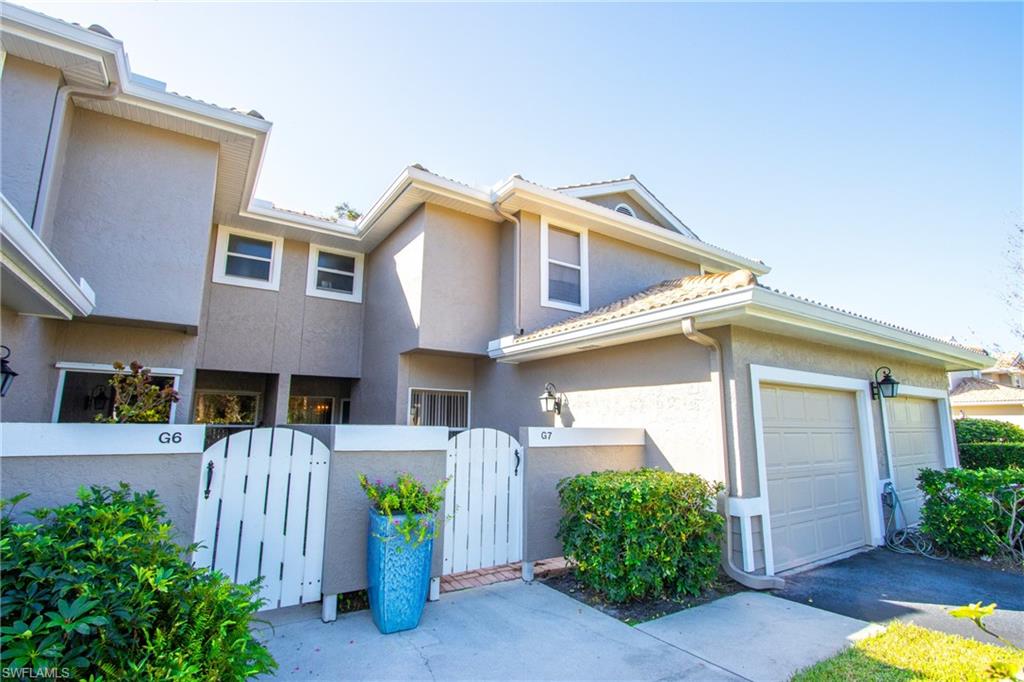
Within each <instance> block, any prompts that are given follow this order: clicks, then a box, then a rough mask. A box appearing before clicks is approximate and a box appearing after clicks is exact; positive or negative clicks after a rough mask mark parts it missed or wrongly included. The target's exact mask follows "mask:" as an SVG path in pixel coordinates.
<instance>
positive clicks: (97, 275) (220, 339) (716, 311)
mask: <svg viewBox="0 0 1024 682" xmlns="http://www.w3.org/2000/svg"><path fill="white" fill-rule="evenodd" d="M4 12H5V21H4V24H3V27H2V40H3V49H4V51H5V52H4V55H5V57H4V66H3V71H2V73H0V87H2V91H0V96H2V97H3V100H4V101H3V104H4V106H3V121H2V123H3V143H4V145H5V148H6V150H7V151H9V150H10V149H12V148H13V149H15V150H16V153H5V154H4V159H3V191H4V194H5V197H8V195H9V198H6V199H5V202H7V201H10V206H11V208H10V211H7V208H6V207H7V204H6V203H5V215H4V239H5V241H4V244H3V245H4V252H3V253H4V273H3V274H4V282H3V283H4V293H3V301H2V302H3V306H4V312H3V320H2V323H3V329H2V330H0V333H2V335H3V343H4V344H5V345H7V346H9V347H10V348H11V350H12V357H11V361H12V366H14V367H15V369H16V370H17V371H18V372H19V373H20V375H21V376H19V379H18V381H19V384H18V388H17V398H16V400H13V401H12V399H11V398H10V397H8V398H5V399H4V403H3V408H4V410H3V419H4V420H6V421H47V420H50V419H53V420H60V419H64V418H67V419H87V418H91V415H92V414H93V413H95V412H96V411H97V409H98V406H97V404H96V401H95V399H96V398H101V396H99V395H94V392H95V391H96V390H97V389H96V386H100V389H102V383H101V382H98V381H96V378H97V376H96V374H91V375H90V374H89V373H90V372H97V371H100V370H103V371H107V370H106V367H108V366H109V363H111V362H112V361H114V360H117V359H124V360H128V359H139V360H141V361H143V362H145V363H146V364H147V365H150V366H152V367H155V368H157V370H156V373H158V374H160V375H162V376H166V380H168V381H174V382H176V383H177V386H178V388H179V391H180V392H181V395H182V401H181V403H180V404H179V409H178V410H177V413H176V414H175V416H174V418H175V419H176V420H178V421H182V422H188V421H201V422H217V423H228V424H232V425H236V426H240V425H253V424H256V423H264V424H283V423H287V422H289V421H303V422H316V421H333V422H343V421H351V422H352V423H356V424H413V425H435V426H446V427H448V428H449V429H452V430H461V429H466V428H471V427H493V428H497V429H500V430H503V431H506V432H509V433H512V434H516V433H518V431H519V429H520V428H521V427H530V426H545V427H547V426H554V427H559V428H563V429H571V428H573V427H586V426H623V427H642V428H643V429H645V432H646V434H647V435H646V444H645V452H646V454H645V459H646V463H647V464H648V465H650V466H660V467H666V468H671V469H675V470H678V471H693V472H697V473H700V474H702V475H704V476H707V477H709V478H713V479H716V480H720V481H723V482H725V484H726V487H727V494H726V498H725V499H724V500H723V512H724V513H725V515H726V518H727V520H728V523H729V529H730V530H729V533H728V537H729V539H730V545H731V552H730V554H729V557H730V560H731V561H732V562H733V563H734V564H735V566H736V567H738V568H737V569H736V570H737V572H739V573H744V574H746V575H748V576H757V575H760V576H765V575H767V576H771V575H772V574H773V573H774V572H776V571H781V570H784V569H789V568H794V567H797V566H800V565H803V564H807V563H809V562H815V561H821V560H823V559H827V558H832V557H835V556H839V555H842V554H843V553H844V552H848V551H852V550H856V549H858V548H860V547H862V546H864V545H870V544H878V543H879V542H880V541H881V536H882V524H883V521H882V513H883V512H882V504H881V496H880V493H881V487H882V485H883V483H885V482H890V481H891V482H892V483H893V484H894V485H895V487H896V489H897V490H898V491H899V494H900V495H901V496H903V497H905V499H906V504H907V506H908V508H909V509H910V512H911V515H913V514H914V510H915V504H917V503H918V502H919V495H918V493H917V492H916V481H915V477H916V473H917V471H918V469H919V468H920V467H922V466H947V465H951V464H954V463H955V462H956V454H955V448H954V447H953V440H952V433H951V428H950V423H951V422H950V409H949V404H948V399H947V392H946V378H945V377H946V372H947V371H949V370H957V369H973V368H980V367H982V366H984V365H985V364H986V362H987V360H986V358H985V356H983V355H981V354H979V353H976V352H974V351H972V350H970V349H967V348H964V347H962V346H958V345H955V344H950V343H946V342H943V341H940V340H938V339H933V338H930V337H927V336H925V335H922V334H918V333H915V332H912V331H909V330H906V329H903V328H900V327H896V326H894V325H889V324H885V323H882V322H878V321H875V320H870V319H867V318H864V317H862V316H858V315H855V314H852V313H849V312H846V311H843V310H839V309H836V308H832V307H830V306H826V305H823V304H819V303H816V302H813V301H810V300H807V299H802V298H797V297H793V296H790V295H788V294H785V293H782V292H778V291H775V290H772V289H770V288H768V287H766V286H764V285H763V284H762V283H761V282H760V281H759V278H760V277H763V276H765V275H767V274H768V272H769V267H768V266H767V265H765V264H764V263H762V262H760V261H757V260H754V259H751V258H747V257H744V256H740V255H738V254H735V253H732V252H731V251H728V250H725V249H723V248H720V247H717V246H714V245H712V244H710V243H708V242H706V241H703V240H702V239H700V238H698V237H697V236H696V235H695V234H694V232H693V231H692V230H690V228H689V227H687V226H686V225H685V224H684V223H683V222H682V221H680V220H679V218H677V217H676V216H675V215H674V214H673V212H672V211H670V210H669V209H668V208H667V207H666V206H664V205H663V204H662V203H661V202H660V201H659V200H658V199H657V198H656V197H655V196H654V194H652V193H651V192H650V191H649V190H648V189H647V188H646V187H645V186H644V185H643V184H642V183H640V182H639V181H638V180H637V179H636V178H635V177H633V176H630V177H627V178H622V179H619V180H612V181H605V182H595V183H588V184H583V185H573V186H565V187H560V188H548V187H544V186H541V185H539V184H537V183H534V182H530V181H528V180H526V179H524V178H522V177H520V176H513V177H510V178H508V179H506V180H504V181H501V182H499V183H497V184H496V185H494V186H492V187H487V188H475V187H470V186H467V185H465V184H462V183H459V182H457V181H455V180H451V179H448V178H445V177H442V176H440V175H437V174H435V173H432V172H430V171H428V170H426V169H424V168H422V167H420V166H410V167H408V168H406V169H404V170H403V171H402V172H401V173H400V174H399V176H398V177H397V178H396V179H395V180H394V182H393V183H392V184H391V185H390V186H388V187H387V188H386V189H385V191H384V192H383V193H382V194H381V196H380V198H379V199H378V200H377V201H376V202H375V203H374V204H373V206H371V207H370V209H369V210H367V212H366V213H365V214H364V215H363V216H362V217H361V218H360V219H359V220H357V221H347V220H327V219H323V218H318V217H316V216H310V215H307V214H302V213H296V212H291V211H286V210H282V209H279V208H276V207H274V206H273V205H272V204H269V203H267V202H261V201H259V200H256V199H255V198H254V197H253V191H254V186H255V179H256V176H257V174H258V170H259V164H260V161H261V159H262V151H263V148H264V146H265V144H266V140H267V133H268V131H269V129H270V124H269V123H268V122H267V121H265V120H264V119H263V118H262V117H261V116H259V115H258V114H256V113H255V112H250V113H249V114H242V113H240V112H235V111H231V110H224V109H220V108H217V107H214V106H212V105H207V104H204V103H200V102H196V101H194V100H190V99H188V98H184V97H181V96H178V95H172V94H170V93H167V92H165V89H164V87H163V85H162V84H160V83H159V82H156V81H153V80H152V79H145V78H141V77H139V76H137V75H134V74H132V73H131V71H130V70H129V69H128V66H127V58H126V56H125V54H124V49H123V46H122V45H121V43H120V42H119V41H116V40H114V39H112V38H110V37H109V36H106V35H104V34H103V31H102V30H101V29H98V28H93V29H84V28H81V27H77V26H71V25H68V24H64V23H62V22H59V21H56V20H53V19H50V18H48V17H44V16H42V15H39V14H35V13H32V12H28V11H25V10H21V9H18V8H13V7H10V6H6V5H5V6H4ZM30 95H31V96H30ZM55 102H56V103H57V104H56V105H55V104H54V103H55ZM40 117H43V118H44V119H45V125H44V124H41V123H40V122H39V118H40ZM29 137H31V138H32V139H34V140H35V142H33V143H30V141H29ZM8 140H10V142H8ZM8 144H10V145H11V146H10V147H8V146H7V145H8ZM51 147H52V148H53V150H52V152H51V149H50V148H51ZM8 188H10V190H8ZM38 205H42V206H43V209H42V210H36V209H35V207H36V206H38ZM8 213H10V215H11V216H13V217H14V218H15V219H17V218H18V216H19V215H20V216H21V217H22V218H24V220H22V221H21V222H15V223H12V224H11V226H10V227H9V226H8ZM15 232H16V233H17V235H18V236H19V238H20V239H21V240H22V241H23V242H25V243H30V244H32V245H33V246H34V248H35V249H36V251H38V252H39V253H41V254H44V255H45V254H48V256H47V258H49V259H50V260H49V261H46V262H47V263H49V265H46V264H45V263H43V264H41V265H40V266H39V267H38V268H37V270H40V272H42V271H43V270H45V269H46V268H47V267H48V268H49V269H50V270H52V271H53V272H58V271H62V272H63V275H62V276H61V277H48V276H44V275H45V274H46V273H45V272H42V274H38V275H36V274H33V272H30V271H29V269H28V266H25V265H24V264H23V263H22V262H21V261H18V260H17V258H15V256H16V253H15V252H16V251H18V250H17V249H14V248H13V247H10V248H9V246H8V244H9V243H10V244H13V242H11V241H10V240H9V238H8V234H9V233H11V234H14V233H15ZM33 240H35V241H33ZM9 253H10V254H12V255H11V256H10V257H9V256H8V254H9ZM19 253H20V252H19ZM16 261H17V262H16ZM61 264H63V265H61ZM68 272H70V273H73V274H74V276H75V277H84V278H85V280H87V281H88V285H86V284H76V283H75V280H74V279H73V278H72V277H71V276H70V275H68V274H67V273H68ZM58 274H59V273H58ZM9 280H10V281H12V282H16V283H17V285H16V286H14V285H12V286H11V287H10V288H9V287H8V281H9ZM61 287H63V288H61ZM22 289H24V290H26V291H28V292H29V293H31V292H33V291H34V292H35V294H36V298H39V299H47V297H49V299H52V301H53V302H55V303H58V304H59V303H61V301H63V300H65V299H66V300H67V301H72V302H73V301H78V305H77V307H75V306H74V305H72V304H71V303H66V304H61V306H58V305H51V308H45V307H41V306H40V305H36V307H34V308H33V307H31V306H30V305H29V302H30V299H31V298H32V297H31V296H29V295H28V294H25V295H21V293H20V291H21V290H22ZM58 289H60V290H59V291H58ZM65 290H66V291H65ZM93 291H94V292H95V294H94V296H93V293H92V292H93ZM9 292H14V293H13V294H10V293H9ZM58 308H59V310H58ZM41 316H44V317H41ZM53 317H62V318H64V319H59V320H54V319H49V318H53ZM882 368H888V369H889V371H890V373H891V377H895V379H896V380H898V381H900V382H901V387H900V389H899V395H898V396H897V397H892V398H888V399H885V400H884V401H883V400H879V399H878V397H879V396H878V394H879V393H880V392H881V391H882V390H883V389H884V390H886V391H891V386H892V381H893V379H892V378H890V379H888V380H886V379H885V376H887V375H885V374H884V370H883V369H882ZM83 375H87V376H84V379H83ZM548 391H550V393H551V398H552V400H551V402H552V403H555V402H557V409H556V410H555V414H551V413H549V412H547V411H545V409H544V408H542V403H541V401H540V400H538V396H539V395H540V394H543V393H545V392H548ZM90 401H91V402H90ZM755 582H756V581H755Z"/></svg>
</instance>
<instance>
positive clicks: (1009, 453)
mask: <svg viewBox="0 0 1024 682" xmlns="http://www.w3.org/2000/svg"><path fill="white" fill-rule="evenodd" d="M960 465H961V466H962V467H964V468H965V469H986V468H989V467H991V468H994V469H1006V468H1009V467H1017V468H1018V469H1024V443H964V444H962V445H961V446H960Z"/></svg>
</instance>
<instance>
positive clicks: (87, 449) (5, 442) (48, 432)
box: [0, 423, 206, 457]
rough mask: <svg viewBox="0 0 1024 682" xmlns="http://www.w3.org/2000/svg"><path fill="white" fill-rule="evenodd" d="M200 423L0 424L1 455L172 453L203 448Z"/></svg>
mask: <svg viewBox="0 0 1024 682" xmlns="http://www.w3.org/2000/svg"><path fill="white" fill-rule="evenodd" d="M205 434H206V426H205V425H203V424H51V423H8V424H0V456H3V457H63V456H69V455H173V454H192V453H198V452H202V451H203V450H204V449H205V448H204V447H203V444H204V443H203V441H204V438H205Z"/></svg>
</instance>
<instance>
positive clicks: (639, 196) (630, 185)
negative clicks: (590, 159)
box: [554, 173, 699, 239]
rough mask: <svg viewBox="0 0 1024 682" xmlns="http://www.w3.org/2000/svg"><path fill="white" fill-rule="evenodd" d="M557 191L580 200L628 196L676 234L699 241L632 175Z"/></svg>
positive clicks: (564, 187) (692, 232) (693, 233)
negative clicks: (605, 196) (610, 195)
mask: <svg viewBox="0 0 1024 682" xmlns="http://www.w3.org/2000/svg"><path fill="white" fill-rule="evenodd" d="M554 189H555V190H556V191H559V192H562V193H563V194H568V195H569V196H571V197H578V198H580V199H587V198H590V197H599V196H604V195H606V194H618V193H623V194H628V195H629V196H630V197H632V198H633V199H634V200H635V201H636V202H637V203H638V204H640V205H641V206H642V207H643V209H644V210H645V211H647V212H648V213H650V214H651V215H653V216H657V217H658V218H661V219H662V220H663V221H665V223H666V224H668V225H670V226H672V228H673V229H675V230H676V232H679V233H680V234H684V235H686V236H688V237H693V238H694V239H699V237H698V236H697V235H696V233H695V232H694V231H693V230H691V229H690V228H689V227H687V226H686V224H685V223H683V221H682V220H680V219H679V218H678V217H677V216H676V214H674V213H673V212H672V211H671V210H669V208H668V206H666V205H665V204H663V203H662V202H661V200H660V199H658V197H656V196H654V193H653V192H652V191H651V190H649V189H647V187H645V186H644V184H643V183H642V182H640V180H639V179H638V178H637V177H636V176H635V175H633V174H632V173H630V174H629V175H628V176H627V177H624V178H618V179H615V180H599V181H596V182H586V183H582V184H579V185H562V186H561V187H555V188H554Z"/></svg>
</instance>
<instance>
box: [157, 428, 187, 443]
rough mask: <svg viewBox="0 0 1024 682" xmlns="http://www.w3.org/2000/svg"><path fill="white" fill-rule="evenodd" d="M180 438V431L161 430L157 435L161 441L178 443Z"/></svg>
mask: <svg viewBox="0 0 1024 682" xmlns="http://www.w3.org/2000/svg"><path fill="white" fill-rule="evenodd" d="M181 439H182V435H181V431H173V432H172V431H163V432H162V433H161V434H160V435H159V436H158V437H157V440H159V441H160V442H161V443H180V442H181Z"/></svg>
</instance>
